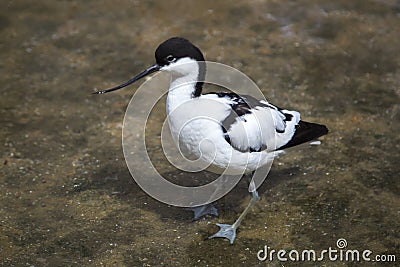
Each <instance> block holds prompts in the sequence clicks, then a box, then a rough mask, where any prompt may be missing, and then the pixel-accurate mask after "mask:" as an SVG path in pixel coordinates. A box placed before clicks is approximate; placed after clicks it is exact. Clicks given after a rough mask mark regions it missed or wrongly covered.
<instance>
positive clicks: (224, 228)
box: [209, 181, 260, 244]
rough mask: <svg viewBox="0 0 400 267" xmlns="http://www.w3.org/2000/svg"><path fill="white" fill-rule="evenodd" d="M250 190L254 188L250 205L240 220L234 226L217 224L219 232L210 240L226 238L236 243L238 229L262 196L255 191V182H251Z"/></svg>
mask: <svg viewBox="0 0 400 267" xmlns="http://www.w3.org/2000/svg"><path fill="white" fill-rule="evenodd" d="M249 187H250V188H252V192H251V194H252V197H251V199H250V202H249V204H247V207H246V208H245V209H244V211H243V212H242V214H240V216H239V218H237V220H236V221H235V222H234V223H233V224H222V223H217V226H219V228H220V229H219V231H218V232H217V233H216V234H214V235H212V236H210V237H209V239H211V238H215V237H224V238H227V239H229V242H230V243H231V244H233V241H235V237H236V229H237V228H238V227H239V225H240V223H241V222H242V220H243V219H244V217H245V216H246V214H247V213H248V212H249V210H250V208H251V207H252V206H253V205H254V203H255V202H256V201H258V200H259V199H260V196H259V195H258V192H257V190H256V189H255V186H254V182H253V181H251V182H250V186H249Z"/></svg>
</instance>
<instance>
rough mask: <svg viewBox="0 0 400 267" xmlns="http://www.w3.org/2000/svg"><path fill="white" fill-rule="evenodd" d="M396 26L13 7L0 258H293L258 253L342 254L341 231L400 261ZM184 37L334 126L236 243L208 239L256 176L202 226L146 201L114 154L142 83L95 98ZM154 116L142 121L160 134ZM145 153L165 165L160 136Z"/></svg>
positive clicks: (398, 7) (212, 8)
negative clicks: (127, 112)
mask: <svg viewBox="0 0 400 267" xmlns="http://www.w3.org/2000/svg"><path fill="white" fill-rule="evenodd" d="M399 33H400V4H399V2H398V1H395V0H375V1H373V0H369V1H363V0H357V1H344V0H343V1H342V0H337V1H305V0H304V1H272V0H271V1H267V0H265V1H262V0H260V1H250V2H249V1H235V3H231V2H228V1H226V2H222V1H218V2H217V1H201V2H200V1H172V2H171V1H164V2H161V1H158V2H156V1H84V2H82V1H40V2H33V1H2V2H1V3H0V36H1V37H0V70H1V71H0V81H1V89H0V94H1V97H0V106H1V109H0V112H1V114H0V118H1V119H0V120H1V128H0V139H1V143H0V156H1V168H0V174H1V176H0V198H1V206H0V264H1V265H3V266H102V265H104V266H228V264H229V265H233V266H267V265H271V266H283V265H284V266H298V265H299V263H296V262H282V264H281V263H279V261H277V260H275V261H274V262H272V263H271V262H260V261H259V260H258V259H257V252H258V251H259V250H260V249H262V248H263V247H264V246H265V245H268V246H269V247H271V248H273V249H277V250H279V249H285V250H288V251H289V250H291V249H298V250H302V249H315V250H322V249H327V248H328V247H334V248H336V240H337V239H338V238H345V239H346V240H347V242H348V248H349V249H358V250H364V249H369V250H371V251H373V255H376V254H396V256H397V262H398V261H399V260H400V253H399V252H400V249H399V245H400V237H399V233H400V231H399V230H400V225H399V221H400V215H399V212H400V211H399V207H400V198H399V182H398V178H399V171H400V168H399V167H398V166H399V165H398V161H399V142H400V138H399V126H400V123H399V122H400V120H399V119H400V115H399V111H400V105H399V104H400V102H399V95H400V89H399V88H400V70H399V66H400V53H399V47H400V35H399ZM175 35H179V36H184V37H186V38H188V39H190V40H192V41H193V42H194V43H195V44H196V45H198V46H199V47H200V48H201V49H202V50H203V51H204V52H205V56H206V58H207V59H208V60H212V61H219V62H222V63H225V64H227V65H231V66H234V67H236V68H238V69H240V70H241V71H243V72H244V73H246V74H248V75H249V76H250V77H252V78H253V79H254V81H255V82H256V83H257V84H258V85H259V86H260V88H262V89H263V92H264V94H265V95H266V97H267V98H268V99H269V100H270V101H271V102H272V103H274V104H276V105H278V106H282V107H288V108H293V109H296V110H299V111H300V112H301V113H302V117H303V118H304V119H306V120H311V121H316V122H320V123H324V124H326V125H328V127H329V128H330V134H329V135H328V136H326V137H324V138H323V139H322V145H321V146H318V147H310V146H308V145H305V146H302V147H300V148H298V149H292V150H291V151H289V153H288V154H287V155H285V156H284V157H281V158H280V159H278V160H277V161H275V163H274V166H273V170H272V171H271V173H270V175H269V177H268V179H267V180H266V182H265V184H264V185H263V186H262V188H261V190H260V193H261V196H262V199H261V201H260V202H258V203H257V204H256V206H255V208H253V210H252V212H251V213H250V214H249V215H248V217H247V218H246V220H245V221H244V222H243V225H242V227H241V228H240V231H239V233H238V237H237V240H236V242H235V244H234V245H229V243H228V242H226V240H222V239H215V240H204V239H205V238H206V237H207V236H209V235H211V234H213V233H214V232H215V231H216V230H217V227H216V226H215V223H216V222H223V223H231V222H233V221H234V220H235V218H236V217H237V216H238V214H239V213H240V212H241V211H242V209H243V208H244V207H245V205H246V203H247V201H248V199H249V196H248V193H247V189H246V183H245V182H244V181H243V183H241V184H239V186H238V187H237V188H236V189H235V190H233V191H232V192H231V193H230V194H229V195H228V196H226V197H225V198H223V199H221V200H220V201H218V202H217V207H218V208H219V210H220V217H219V218H205V219H201V220H199V221H195V222H193V221H192V220H191V216H192V214H191V212H190V211H187V210H184V209H180V208H175V207H169V206H167V205H165V204H163V203H160V202H158V201H156V200H154V199H152V198H151V197H149V196H148V195H146V194H145V193H144V192H143V191H141V189H140V188H139V187H138V186H137V185H136V184H135V182H134V181H133V180H132V178H131V176H130V174H129V172H128V170H127V167H126V164H125V162H124V158H123V154H122V148H121V127H122V121H123V116H124V112H125V108H126V106H127V104H128V102H129V99H130V97H131V96H132V94H133V92H134V90H135V88H137V86H139V85H138V84H137V85H134V86H131V87H130V88H129V89H125V90H123V91H119V92H116V93H112V94H107V95H103V96H92V95H90V93H91V92H92V91H93V90H94V89H95V88H96V89H103V88H107V87H110V86H111V85H114V84H117V83H119V82H121V81H124V80H126V79H127V78H129V77H131V76H132V75H133V74H135V73H138V72H139V71H140V70H142V69H143V68H144V67H147V66H148V65H149V64H151V63H152V62H153V60H154V59H153V53H154V49H155V48H156V46H157V45H158V44H159V43H160V42H162V41H163V40H165V39H167V38H168V37H171V36H175ZM156 112H159V114H160V115H163V114H164V110H163V109H162V108H160V110H159V111H156ZM159 123H161V120H159V119H157V116H154V119H153V120H152V121H150V122H149V129H154V131H153V132H154V137H153V139H154V140H157V136H158V134H159V133H158V132H157V131H156V129H159V127H160V126H159ZM150 132H151V131H150ZM149 140H152V139H151V136H150V139H149ZM149 153H150V154H151V156H152V158H153V160H157V159H158V160H159V161H160V163H159V164H160V165H161V166H162V165H163V162H162V160H164V158H163V156H162V152H161V150H160V147H159V145H158V143H157V141H154V143H153V146H152V150H151V151H150V152H149ZM162 171H164V172H165V173H163V174H164V175H166V176H170V177H175V178H177V179H180V178H181V179H185V178H187V177H188V176H190V177H189V179H193V178H192V177H194V179H196V180H199V181H201V180H202V179H204V178H206V179H212V178H213V177H214V176H213V174H210V173H199V174H185V173H181V172H179V171H174V170H171V168H170V167H168V166H167V165H166V164H165V169H164V170H162ZM186 180H187V179H186ZM302 264H303V265H304V266H316V265H320V263H317V264H316V263H313V262H306V263H302ZM321 264H325V265H326V266H356V265H358V264H356V263H351V262H339V261H336V262H330V261H324V262H323V263H321ZM375 264H376V263H375ZM377 265H378V264H377ZM388 266H393V264H388Z"/></svg>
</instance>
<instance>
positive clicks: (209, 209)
mask: <svg viewBox="0 0 400 267" xmlns="http://www.w3.org/2000/svg"><path fill="white" fill-rule="evenodd" d="M227 179H229V177H228V176H226V175H223V176H222V182H221V183H220V184H219V185H217V188H216V189H215V190H214V192H213V193H212V194H211V196H210V199H212V198H213V197H214V196H215V194H217V193H218V192H219V191H220V188H219V187H218V186H222V187H224V186H225V185H226V181H227ZM188 209H189V210H191V211H193V213H194V214H193V220H194V221H196V220H198V219H200V218H201V217H203V216H206V215H212V216H216V217H218V210H217V209H216V208H215V207H214V205H213V204H212V203H208V204H205V205H202V206H197V207H191V208H188Z"/></svg>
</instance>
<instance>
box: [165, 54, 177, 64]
mask: <svg viewBox="0 0 400 267" xmlns="http://www.w3.org/2000/svg"><path fill="white" fill-rule="evenodd" d="M165 59H166V60H168V62H174V61H175V57H174V56H173V55H169V56H167V57H166V58H165Z"/></svg>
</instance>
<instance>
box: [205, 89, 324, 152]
mask: <svg viewBox="0 0 400 267" xmlns="http://www.w3.org/2000/svg"><path fill="white" fill-rule="evenodd" d="M204 96H205V97H212V98H218V99H219V101H221V102H223V103H225V104H226V105H227V106H229V109H230V113H229V115H228V116H227V117H226V118H225V119H224V120H222V121H221V127H222V131H223V134H224V137H225V140H226V141H227V142H228V143H229V144H230V145H231V146H232V147H233V148H235V149H236V150H239V151H241V152H260V151H263V150H266V151H274V150H280V149H284V148H288V147H291V146H295V145H298V144H301V143H304V142H307V141H310V140H313V139H315V138H317V137H319V136H322V135H324V134H326V133H327V132H328V130H327V128H326V127H325V126H323V125H319V124H315V123H308V122H304V121H301V120H300V113H298V112H297V111H290V110H285V109H281V108H278V107H276V106H274V105H272V104H270V103H268V102H267V101H265V100H257V99H256V98H254V97H252V96H248V95H240V96H239V95H237V94H235V93H210V94H206V95H204Z"/></svg>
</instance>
